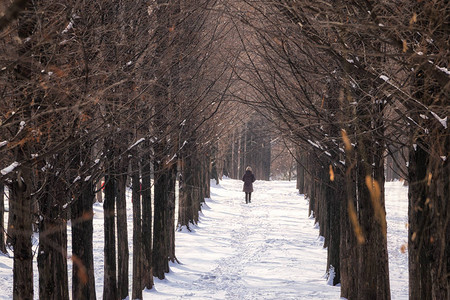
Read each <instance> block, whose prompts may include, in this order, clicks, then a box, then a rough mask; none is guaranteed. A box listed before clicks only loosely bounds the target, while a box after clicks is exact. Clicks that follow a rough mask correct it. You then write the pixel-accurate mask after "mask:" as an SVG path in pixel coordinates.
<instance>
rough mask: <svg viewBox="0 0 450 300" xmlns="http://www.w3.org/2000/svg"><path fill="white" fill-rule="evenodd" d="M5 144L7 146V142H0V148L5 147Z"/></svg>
mask: <svg viewBox="0 0 450 300" xmlns="http://www.w3.org/2000/svg"><path fill="white" fill-rule="evenodd" d="M7 144H8V141H3V142H0V147H3V146H5V145H7Z"/></svg>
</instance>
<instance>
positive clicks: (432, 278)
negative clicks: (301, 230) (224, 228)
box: [230, 0, 450, 299]
mask: <svg viewBox="0 0 450 300" xmlns="http://www.w3.org/2000/svg"><path fill="white" fill-rule="evenodd" d="M235 3H237V4H236V6H235V9H234V11H232V12H231V13H230V15H231V17H232V18H234V20H235V22H236V24H237V25H236V31H237V32H238V38H239V41H240V43H241V46H240V47H241V48H242V49H244V50H245V51H244V53H243V54H242V55H241V60H240V61H239V63H238V64H237V65H236V66H235V69H236V70H238V71H236V74H237V75H238V76H239V78H240V80H241V81H242V82H244V83H245V84H246V86H247V88H246V89H243V91H244V94H237V93H234V94H233V96H235V97H237V98H239V99H241V100H242V101H245V102H247V103H248V104H249V105H252V106H253V107H254V108H255V109H256V110H258V111H260V112H261V114H262V115H264V116H265V117H266V119H267V120H268V121H270V122H272V124H273V125H274V126H275V127H276V128H278V129H279V132H280V134H281V135H282V136H284V137H286V138H288V139H290V140H291V142H293V143H295V144H296V145H297V147H298V151H297V155H296V158H297V161H298V163H299V167H298V180H299V182H298V187H299V189H300V191H301V192H302V193H305V194H306V195H307V196H308V198H309V199H310V208H311V211H314V213H315V217H316V220H317V221H318V222H319V223H320V225H321V234H322V235H323V236H325V237H326V242H325V246H326V247H328V267H329V268H333V269H334V271H335V273H336V274H337V276H336V277H335V278H334V284H337V283H338V282H340V283H341V295H342V296H343V297H345V298H348V299H390V286H389V269H388V254H387V240H386V233H387V224H386V217H385V214H386V213H385V206H384V203H385V198H384V182H385V164H386V163H385V162H386V157H387V156H388V157H389V163H390V164H391V167H390V169H391V170H394V169H395V170H396V172H399V173H400V172H401V171H402V170H403V171H404V172H405V173H404V174H403V176H402V177H404V178H406V179H407V180H408V184H409V193H408V198H409V221H408V223H409V224H408V225H409V227H408V254H409V255H408V257H409V278H410V285H409V288H410V299H447V298H448V297H449V295H450V277H449V272H450V255H449V254H450V246H449V245H450V243H449V238H450V236H449V234H450V228H449V222H448V220H449V218H450V205H449V201H448V199H449V198H448V195H449V193H448V192H449V186H450V184H449V178H450V176H449V169H450V167H449V160H448V156H449V149H450V145H449V139H450V136H449V129H448V123H447V121H448V115H449V113H450V111H449V107H450V105H449V104H450V102H449V97H448V95H449V91H450V90H449V89H450V83H449V82H450V76H449V74H450V72H449V70H448V66H449V53H448V43H449V29H448V28H449V27H448V21H449V19H448V18H449V15H450V14H449V5H448V3H447V2H446V1H432V2H424V1H418V2H408V1H400V2H398V1H397V2H379V1H363V2H360V1H359V2H358V1H319V2H317V1H307V0H306V1H291V0H280V1H271V2H270V3H266V2H263V1H261V2H258V1H245V0H243V1H236V2H235ZM248 32H251V33H252V34H248ZM249 99H250V100H249ZM405 149H407V151H405ZM405 153H409V157H407V159H406V161H407V165H406V166H405V165H404V162H405V159H402V157H404V155H405ZM400 175H402V174H400ZM399 247H400V245H399Z"/></svg>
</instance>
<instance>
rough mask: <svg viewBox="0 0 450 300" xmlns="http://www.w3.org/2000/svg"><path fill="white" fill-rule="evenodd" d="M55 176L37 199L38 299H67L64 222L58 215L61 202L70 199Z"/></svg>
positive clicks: (65, 227) (65, 233) (65, 232)
mask: <svg viewBox="0 0 450 300" xmlns="http://www.w3.org/2000/svg"><path fill="white" fill-rule="evenodd" d="M61 185H62V184H61V183H59V182H58V180H57V179H56V178H51V179H49V184H48V188H47V193H45V195H44V196H43V197H42V198H41V199H40V201H39V207H40V214H41V221H40V223H39V250H38V257H37V262H38V270H39V299H54V300H59V299H69V281H68V276H67V224H66V220H65V219H64V218H63V216H61V214H62V210H61V207H62V205H61V203H57V201H62V202H65V200H66V199H69V198H68V197H66V195H65V194H64V191H62V192H61V190H58V191H57V190H55V187H61Z"/></svg>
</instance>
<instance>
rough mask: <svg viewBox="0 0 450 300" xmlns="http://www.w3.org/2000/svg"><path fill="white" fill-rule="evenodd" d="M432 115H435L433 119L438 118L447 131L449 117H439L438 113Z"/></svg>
mask: <svg viewBox="0 0 450 300" xmlns="http://www.w3.org/2000/svg"><path fill="white" fill-rule="evenodd" d="M431 114H432V115H433V117H435V118H436V120H438V121H439V123H441V125H442V126H443V127H444V128H445V129H447V119H448V117H445V118H443V119H442V118H441V117H439V116H438V115H437V114H436V113H434V112H431Z"/></svg>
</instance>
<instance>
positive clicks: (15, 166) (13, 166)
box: [0, 161, 20, 228]
mask: <svg viewBox="0 0 450 300" xmlns="http://www.w3.org/2000/svg"><path fill="white" fill-rule="evenodd" d="M19 165H20V164H19V163H18V162H17V161H15V162H13V163H12V164H10V165H9V166H7V167H6V168H4V169H2V170H1V171H0V173H2V175H6V174H8V173H11V172H12V171H13V170H14V169H15V168H17V167H18V166H19ZM5 228H7V227H5Z"/></svg>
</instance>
